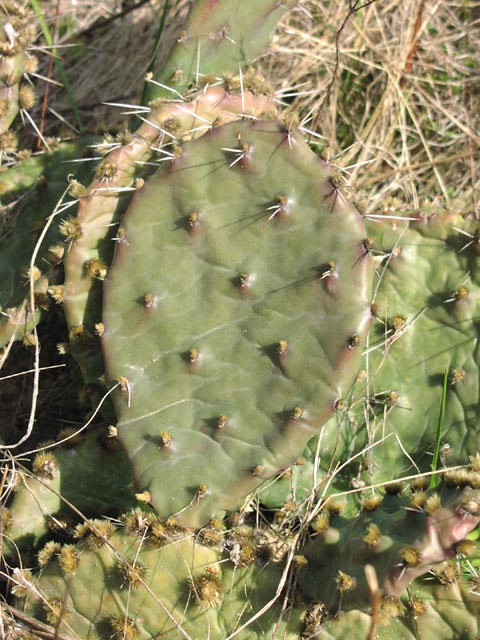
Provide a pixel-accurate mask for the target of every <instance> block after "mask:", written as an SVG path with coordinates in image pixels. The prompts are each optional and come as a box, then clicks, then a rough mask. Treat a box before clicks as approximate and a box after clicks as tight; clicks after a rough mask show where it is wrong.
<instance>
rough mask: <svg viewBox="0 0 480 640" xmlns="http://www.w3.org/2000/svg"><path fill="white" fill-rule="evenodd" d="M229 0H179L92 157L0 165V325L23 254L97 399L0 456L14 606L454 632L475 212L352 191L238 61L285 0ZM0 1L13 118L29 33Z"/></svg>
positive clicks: (473, 579) (469, 499)
mask: <svg viewBox="0 0 480 640" xmlns="http://www.w3.org/2000/svg"><path fill="white" fill-rule="evenodd" d="M249 5H251V3H247V2H238V1H237V2H235V1H233V0H223V1H220V2H213V3H212V2H209V1H206V0H199V1H198V2H196V3H194V5H193V6H192V8H191V11H190V14H189V17H188V19H187V22H186V24H185V27H184V29H182V30H181V31H180V33H179V36H178V39H177V42H176V44H175V46H174V47H173V50H172V52H171V54H170V56H169V58H168V59H167V61H166V62H165V64H164V66H163V68H162V70H161V71H160V72H159V73H158V74H157V75H155V76H153V77H149V81H150V96H149V103H148V105H147V106H145V107H142V108H139V111H140V114H139V115H140V116H141V119H142V123H141V124H140V126H139V128H138V129H136V130H135V131H127V132H123V133H120V134H117V136H116V137H113V136H107V137H106V138H105V139H104V140H103V141H102V142H100V143H96V145H95V146H94V149H95V152H96V153H97V154H98V155H99V156H100V161H99V163H98V165H97V168H96V170H95V174H94V176H93V177H91V178H89V173H91V170H90V169H89V168H86V169H85V176H84V175H81V171H76V172H75V173H76V176H75V178H74V179H72V178H71V177H69V178H67V176H68V174H69V173H70V170H69V165H64V164H61V162H63V160H64V159H68V158H72V157H75V156H78V155H81V154H82V153H83V151H82V149H85V148H87V145H90V144H91V140H80V141H79V142H75V143H72V144H70V145H69V146H61V147H60V148H59V149H58V150H56V151H54V152H52V153H50V154H42V155H39V156H35V157H33V158H17V163H16V164H15V163H14V164H13V165H12V166H11V167H9V168H8V169H7V171H5V173H4V175H3V176H2V177H3V184H4V185H5V188H4V193H5V198H6V200H5V201H6V202H10V201H11V202H12V203H13V202H14V201H15V200H16V199H18V197H19V194H21V195H22V198H21V199H20V201H21V204H20V205H19V204H15V205H12V211H13V212H16V215H17V216H18V218H17V221H16V224H15V225H14V226H13V225H12V228H13V232H12V238H13V239H12V241H11V243H10V244H11V246H10V247H9V249H8V250H5V252H4V253H3V254H2V265H4V267H5V268H4V271H5V274H6V275H7V276H8V277H6V278H5V279H4V281H3V284H2V291H1V293H2V299H1V301H0V302H1V304H2V310H4V314H3V318H2V321H3V324H2V329H1V334H0V335H1V340H2V342H3V343H4V344H6V343H8V342H9V341H11V340H13V338H15V337H17V332H19V335H20V334H21V333H23V334H24V333H25V329H26V330H27V332H28V331H29V330H30V328H31V326H33V325H32V322H35V321H37V320H38V318H34V317H33V315H34V313H33V312H34V311H35V310H34V309H33V308H32V305H31V297H29V296H28V295H27V296H26V295H25V288H23V289H22V287H21V286H20V284H19V283H21V282H22V279H21V278H22V275H23V278H24V279H23V285H22V286H23V287H24V283H25V274H26V277H27V281H28V282H29V283H30V284H31V283H32V278H33V276H32V267H35V268H36V269H38V278H37V277H35V281H36V285H35V287H36V295H35V297H34V298H35V303H36V305H37V306H38V307H41V306H42V305H43V306H44V307H46V306H47V303H46V300H47V293H48V295H49V296H50V299H51V301H54V302H55V303H59V304H61V305H62V307H63V308H64V310H65V316H66V322H67V326H68V332H69V343H68V344H63V345H62V347H61V349H62V351H63V352H66V351H68V352H69V353H70V354H71V355H72V356H74V357H75V359H76V360H77V362H78V365H79V369H80V371H81V374H82V376H83V383H84V384H86V385H87V387H89V388H91V387H92V386H93V385H95V386H96V387H97V391H98V390H101V389H103V390H104V391H105V395H104V396H103V400H102V405H101V406H100V407H96V408H95V410H94V413H93V415H92V417H91V419H90V420H89V422H88V423H87V425H86V426H89V424H90V423H91V422H95V419H96V417H97V415H98V413H99V412H100V411H103V412H104V418H106V419H107V420H108V421H109V422H111V424H109V426H108V428H107V426H105V425H104V426H101V427H98V428H94V429H89V430H87V432H86V433H83V434H82V433H80V434H75V432H70V431H68V432H65V431H63V432H60V433H59V435H58V441H57V442H48V443H42V446H41V447H40V448H39V450H38V451H35V452H34V453H35V455H34V456H33V457H32V460H31V465H30V469H29V468H28V467H22V466H20V464H14V462H13V460H14V459H12V461H9V460H8V459H7V458H5V461H4V464H3V469H2V477H3V486H4V488H5V490H4V493H5V505H3V504H2V511H1V530H0V531H1V537H2V549H3V557H4V564H3V567H2V575H3V577H4V578H5V580H6V582H7V584H8V591H9V598H10V600H9V604H8V607H9V610H10V612H11V613H12V615H13V616H14V617H16V619H17V621H21V622H16V623H15V625H16V626H15V627H14V628H15V631H12V633H17V634H20V636H19V637H36V636H35V633H38V634H39V637H43V636H42V634H45V633H46V634H47V635H48V634H50V637H61V638H69V639H70V640H72V639H77V638H78V639H79V640H84V639H85V640H87V639H89V638H99V639H102V640H103V639H104V640H107V639H111V638H114V639H119V640H120V639H125V638H126V639H129V640H130V639H132V640H133V639H136V638H138V639H139V640H143V639H145V640H147V639H149V638H160V637H161V638H167V639H168V638H172V639H173V638H181V637H184V638H191V639H199V640H200V639H201V638H202V639H203V638H211V639H212V640H215V639H218V640H224V639H225V638H234V637H238V638H239V639H245V640H250V639H252V638H264V637H271V638H280V637H281V638H287V639H288V640H293V639H303V640H305V639H306V638H336V637H342V636H348V637H351V638H359V639H360V638H362V639H363V638H369V639H370V638H378V639H379V640H383V639H388V638H392V637H402V638H408V639H409V640H410V639H411V640H413V639H414V638H427V637H432V635H436V637H438V638H439V639H442V640H443V639H445V640H447V639H448V638H453V637H455V638H465V639H467V638H468V639H472V640H473V638H475V637H476V636H478V634H479V633H480V630H479V623H478V620H479V617H480V616H479V614H480V601H479V596H478V589H479V585H478V574H477V573H476V568H475V564H474V561H470V560H468V557H472V556H474V555H475V553H477V551H476V547H475V544H474V542H472V540H470V539H469V536H470V534H471V532H472V531H473V530H474V529H475V528H476V527H477V525H478V524H479V521H480V495H479V491H480V480H479V474H480V460H479V454H478V451H479V450H480V442H479V431H478V426H477V424H476V415H478V391H477V387H478V384H477V381H478V364H477V363H478V357H477V353H476V348H477V334H478V326H477V321H476V315H477V314H476V309H477V307H478V296H479V289H478V286H479V283H478V274H477V271H476V260H477V257H478V245H479V241H478V237H479V230H478V225H477V224H476V223H475V222H474V221H472V220H469V219H466V218H465V217H462V216H459V215H457V214H453V213H451V212H448V211H445V212H442V213H440V214H438V213H436V214H428V213H427V214H423V215H415V216H413V217H412V219H406V218H405V219H399V217H398V216H393V215H392V216H389V215H385V216H382V217H381V218H375V219H374V220H368V219H366V217H365V216H364V215H362V214H361V213H360V211H359V209H360V208H361V207H358V208H357V207H356V206H354V205H353V204H351V203H350V202H349V201H348V198H347V196H346V194H345V192H344V191H343V190H342V188H341V187H340V186H339V185H340V182H339V180H338V177H337V176H336V175H335V170H334V168H333V167H332V166H331V165H330V164H329V163H327V162H326V161H324V160H323V159H321V158H320V157H319V156H318V155H317V154H316V153H315V152H314V151H313V150H312V148H311V146H310V145H309V144H308V143H307V141H306V140H305V139H304V136H303V133H302V131H301V130H300V129H298V128H296V127H295V126H294V123H293V122H292V121H291V120H290V119H287V118H285V117H283V116H282V113H281V111H280V110H279V108H278V106H277V103H276V101H275V100H274V96H273V92H272V89H271V87H270V86H269V83H267V82H266V81H265V80H264V79H263V78H261V77H260V76H259V75H258V74H256V73H255V71H253V70H252V69H250V68H247V64H248V63H249V62H250V61H251V60H252V58H254V57H255V56H256V55H258V54H259V53H260V52H261V50H262V49H263V47H264V46H265V44H266V42H268V38H269V36H270V34H271V32H272V30H273V28H274V26H275V23H276V22H277V21H278V19H279V18H280V17H281V15H283V13H284V12H285V11H286V10H287V9H289V8H291V5H292V3H278V2H273V1H271V0H262V1H261V2H256V3H255V11H253V10H252V6H249ZM2 10H3V12H4V14H5V16H7V17H4V18H3V19H4V24H3V32H4V35H5V38H6V40H5V42H4V43H3V44H2V47H3V48H2V56H1V60H2V64H4V65H7V63H8V65H10V66H9V67H8V68H9V69H10V67H11V68H13V67H15V69H17V68H18V69H19V71H18V74H17V75H18V79H17V75H15V83H13V79H12V78H13V76H12V73H13V72H12V70H10V71H9V72H8V74H7V72H6V71H5V74H6V75H4V76H2V77H3V78H4V79H3V80H2V82H3V83H4V85H5V86H7V80H5V78H7V75H8V78H9V79H8V82H12V83H13V84H11V85H8V86H9V87H10V86H11V87H13V89H12V91H10V90H9V91H6V93H5V95H7V94H8V97H9V99H10V97H12V98H13V102H12V105H13V106H10V103H9V105H7V106H6V107H5V111H6V112H8V113H10V112H11V114H12V117H11V118H9V119H6V120H5V126H4V128H5V130H7V129H8V127H9V126H10V125H11V122H12V120H13V117H14V115H15V109H17V107H16V106H15V105H18V104H20V108H24V106H25V105H24V106H22V102H21V99H20V97H19V96H20V92H21V91H20V89H17V85H18V82H20V80H19V78H20V77H21V75H22V73H24V71H25V60H26V59H28V52H26V50H25V47H26V46H28V44H29V43H30V42H31V41H32V37H33V36H32V34H31V32H30V30H28V34H29V35H28V38H27V36H25V37H24V36H20V34H21V33H22V32H21V28H23V27H22V25H23V24H24V22H26V18H25V16H24V14H23V13H22V11H21V10H19V9H15V5H13V4H12V5H11V6H10V3H8V5H7V3H4V6H3V9H2ZM9 11H10V13H8V12H9ZM15 16H17V18H15V20H16V22H15V20H14V17H15ZM9 25H10V26H9ZM12 25H13V26H12ZM1 73H3V72H1ZM16 73H17V72H16ZM2 135H4V134H2ZM5 135H6V134H5ZM88 148H90V147H88ZM19 160H21V161H19ZM89 180H90V182H88V181H89ZM35 184H36V188H34V189H32V187H33V186H34V185H35ZM27 191H28V196H27V195H25V192H27ZM67 191H68V195H67ZM59 203H64V204H63V205H60V206H65V209H64V210H62V209H61V210H60V211H61V213H60V214H59V215H56V216H55V217H54V218H52V219H51V220H49V224H51V226H50V227H49V230H48V235H47V236H46V237H44V238H42V242H41V245H40V246H39V247H38V254H37V259H38V263H34V264H33V265H32V264H31V261H30V257H29V256H31V251H32V247H35V246H36V243H37V240H38V232H39V230H40V229H41V223H42V220H43V221H44V220H45V219H46V218H47V217H48V216H49V214H51V213H52V212H56V213H58V208H57V209H56V207H57V205H58V204H59ZM73 204H76V205H77V207H76V209H74V208H73ZM27 239H28V241H27ZM20 247H21V248H22V251H21V252H20V251H19V248H20ZM20 253H21V257H19V255H20ZM45 265H47V267H45ZM59 267H60V269H59ZM29 269H30V271H28V270H29ZM61 269H63V274H64V280H63V281H62V279H61V273H62V272H61ZM22 314H23V315H22ZM15 323H16V324H15ZM4 327H5V329H4ZM12 327H13V328H12ZM19 327H22V332H20V328H19ZM426 336H428V338H426ZM446 370H448V371H449V374H448V377H447V378H445V379H446V384H444V385H443V386H444V389H443V396H442V381H443V379H444V377H445V371H446ZM107 399H108V400H110V399H111V400H112V402H113V411H114V415H115V418H114V419H113V418H112V414H111V410H109V408H108V407H107V403H106V402H105V400H107ZM442 406H443V408H444V411H442V412H441V413H442V417H441V419H440V420H439V419H438V414H439V411H440V408H441V407H442ZM405 478H409V479H410V480H411V482H407V481H406V480H405ZM9 493H10V494H11V495H10V497H8V499H7V498H6V496H7V494H9ZM470 537H471V536H470ZM462 573H465V574H468V575H469V580H466V581H462V580H461V577H462ZM5 628H6V629H7V631H8V628H7V622H6V621H5ZM11 628H12V629H13V627H11ZM29 634H30V635H29ZM32 634H33V636H32ZM7 637H8V636H7Z"/></svg>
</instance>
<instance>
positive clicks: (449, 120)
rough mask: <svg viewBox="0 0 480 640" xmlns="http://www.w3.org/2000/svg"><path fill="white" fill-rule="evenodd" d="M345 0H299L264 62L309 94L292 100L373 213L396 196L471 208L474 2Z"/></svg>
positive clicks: (476, 48)
mask: <svg viewBox="0 0 480 640" xmlns="http://www.w3.org/2000/svg"><path fill="white" fill-rule="evenodd" d="M345 4H346V3H344V2H331V1H325V0H323V1H321V2H303V3H302V5H301V9H299V10H297V11H295V12H293V13H292V14H291V15H290V17H289V18H288V19H287V20H286V22H285V24H284V25H283V27H282V29H281V30H280V32H279V34H278V36H277V38H276V39H275V43H274V47H273V55H272V56H271V58H270V65H269V69H268V72H272V73H273V72H274V73H276V77H277V78H278V77H280V78H285V80H283V82H282V86H283V87H291V86H293V87H298V89H299V91H301V92H308V94H307V95H302V96H299V97H298V98H296V99H295V101H294V103H293V105H292V108H294V109H296V110H300V113H301V114H305V115H307V114H311V124H310V125H307V126H313V127H314V129H315V130H316V131H318V132H319V133H321V134H322V135H323V136H324V137H325V144H326V146H327V147H328V153H329V156H330V157H331V158H333V159H336V158H337V157H340V162H341V164H342V165H343V166H345V167H351V168H350V169H348V171H347V172H346V178H347V179H348V181H349V182H350V183H355V184H356V186H357V189H358V191H359V197H360V198H365V199H366V200H367V201H368V211H369V212H371V211H375V210H376V211H378V210H379V209H381V208H382V207H385V206H388V198H392V197H395V198H399V200H400V203H398V205H397V206H400V207H401V208H407V209H411V208H417V207H419V206H421V205H422V204H423V203H424V202H425V201H433V202H434V203H436V204H443V205H446V206H458V203H457V202H456V201H457V200H459V201H460V206H461V209H462V211H463V212H465V213H467V212H472V213H473V214H474V215H475V216H478V215H479V214H480V211H479V208H478V188H479V186H480V185H479V179H480V176H479V172H478V162H479V157H480V154H479V146H480V135H479V133H478V129H479V124H480V112H479V111H478V108H477V107H476V105H477V104H478V99H479V96H478V86H479V65H478V60H479V56H480V4H479V3H478V2H477V3H465V2H461V1H460V2H456V1H454V2H430V1H427V2H423V1H422V2H417V1H413V0H407V1H403V0H393V1H392V2H370V3H365V4H366V6H364V7H363V8H361V9H359V10H358V11H353V10H349V9H348V8H347V7H346V6H345ZM349 4H350V5H351V8H352V9H354V7H355V6H357V5H360V3H359V2H353V1H350V3H349ZM366 163H367V164H366ZM352 165H353V166H352ZM454 203H455V204H454Z"/></svg>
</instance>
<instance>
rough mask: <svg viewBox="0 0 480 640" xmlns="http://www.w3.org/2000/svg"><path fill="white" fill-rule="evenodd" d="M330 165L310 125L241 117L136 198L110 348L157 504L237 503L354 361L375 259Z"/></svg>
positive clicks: (280, 462)
mask: <svg viewBox="0 0 480 640" xmlns="http://www.w3.org/2000/svg"><path fill="white" fill-rule="evenodd" d="M331 175H332V168H331V167H330V166H328V165H327V164H325V163H324V162H323V161H322V160H320V159H319V158H318V157H317V156H316V155H315V154H314V153H313V152H312V151H311V150H310V149H309V147H308V146H307V144H306V143H305V142H304V140H303V138H302V136H301V134H299V133H297V132H287V131H286V130H285V129H284V127H283V126H282V125H281V124H279V123H276V122H264V121H257V122H253V123H248V122H240V123H234V124H230V125H225V126H223V127H221V128H219V129H213V130H212V131H210V132H209V133H208V134H206V135H205V136H204V137H203V138H201V139H199V140H197V141H194V142H191V143H187V144H186V145H185V146H184V149H183V154H182V156H181V157H180V158H179V159H175V160H174V161H173V162H172V163H171V165H170V166H169V167H165V165H164V167H163V168H161V169H160V170H159V171H158V172H157V174H155V175H154V176H152V177H151V178H150V179H149V181H148V183H146V184H145V186H144V187H143V188H142V189H141V190H140V191H139V192H137V194H136V196H135V197H134V200H133V202H132V204H131V206H130V208H129V210H128V212H127V214H126V216H125V219H124V222H123V223H122V226H123V228H124V230H125V231H124V233H125V235H124V239H123V240H122V241H121V242H119V243H118V244H117V252H116V256H115V259H114V263H113V265H112V268H111V269H110V271H109V274H108V277H107V279H106V281H105V305H104V314H103V322H104V327H105V328H104V334H103V346H104V355H105V360H106V368H107V375H108V377H109V379H110V381H111V382H113V381H118V382H119V386H120V390H119V391H118V393H117V395H116V398H115V403H116V410H117V414H118V417H119V421H118V435H119V437H120V439H121V441H122V443H123V444H124V446H125V448H126V450H127V452H128V455H129V456H130V459H131V461H132V463H133V468H134V473H135V475H136V478H137V483H138V487H139V489H141V490H142V491H147V492H149V494H150V496H151V503H152V504H153V506H154V507H155V508H156V509H157V510H158V511H159V512H160V513H161V514H162V515H168V514H171V513H177V512H182V513H181V516H180V517H181V518H182V519H183V520H184V521H186V522H187V523H188V524H191V525H193V526H199V525H201V524H204V523H205V522H207V521H208V520H209V519H210V518H211V517H212V516H213V515H215V514H218V513H220V512H221V511H222V510H223V509H227V510H228V509H232V508H235V507H236V506H238V505H239V504H241V501H242V500H243V499H244V497H245V495H246V494H247V493H248V491H250V490H252V489H253V488H255V486H257V485H258V484H259V483H260V482H261V481H262V479H264V478H266V477H269V476H271V475H272V474H274V473H276V472H277V471H279V470H281V469H282V468H284V467H285V466H286V465H288V464H290V463H292V462H293V461H294V460H295V457H296V455H298V452H299V451H301V449H302V447H303V446H304V445H305V443H306V442H307V440H308V439H309V438H310V437H311V436H313V435H314V434H315V433H317V432H318V429H319V427H320V426H321V425H322V424H323V423H324V422H325V420H326V419H327V418H328V417H329V416H330V415H331V414H332V413H333V412H334V410H335V407H336V404H337V403H338V401H339V399H341V398H342V396H343V395H344V394H345V393H346V392H347V390H348V388H349V385H350V384H351V382H352V379H353V378H354V376H355V374H356V372H357V366H358V358H359V355H360V351H361V346H360V345H361V342H362V339H363V335H364V334H365V332H366V330H367V328H368V323H369V318H370V305H369V299H368V296H369V283H370V265H369V260H368V256H366V255H365V250H364V246H363V240H364V229H363V222H362V219H361V216H360V215H359V213H358V212H357V210H356V209H355V208H354V207H352V206H350V205H348V204H347V203H346V202H345V200H344V199H343V197H341V196H340V195H339V194H338V193H337V191H336V190H335V188H334V187H333V186H332V183H331V179H330V178H331ZM340 238H341V241H340Z"/></svg>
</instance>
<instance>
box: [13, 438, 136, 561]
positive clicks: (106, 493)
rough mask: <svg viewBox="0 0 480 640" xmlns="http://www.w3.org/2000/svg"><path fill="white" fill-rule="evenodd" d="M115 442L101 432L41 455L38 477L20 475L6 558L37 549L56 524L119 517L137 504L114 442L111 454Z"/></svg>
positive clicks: (36, 469) (36, 466)
mask: <svg viewBox="0 0 480 640" xmlns="http://www.w3.org/2000/svg"><path fill="white" fill-rule="evenodd" d="M105 441H106V444H104V443H105ZM110 442H111V441H110ZM110 442H109V441H108V438H107V437H105V436H103V435H102V434H101V433H99V431H98V430H95V431H91V432H89V433H88V434H86V435H83V436H77V437H76V439H75V440H70V441H67V443H65V444H64V445H61V446H59V447H55V449H53V450H52V451H45V452H43V453H40V454H39V455H38V456H37V457H36V458H35V459H34V462H33V473H32V474H31V475H30V474H27V473H26V472H23V473H20V474H19V484H18V487H17V488H16V489H15V491H14V493H13V496H12V499H11V502H10V504H9V512H10V514H11V516H12V523H11V526H10V528H9V530H8V533H7V534H6V535H5V538H4V553H5V554H6V555H11V556H16V554H17V552H18V550H19V549H20V550H24V549H28V550H32V549H34V548H35V547H36V545H37V544H38V543H39V541H40V540H42V539H44V538H45V536H46V535H47V533H48V531H49V523H50V524H51V522H52V520H53V521H54V520H55V518H56V519H57V520H63V519H65V518H67V519H69V520H71V519H72V518H73V519H77V518H78V515H77V513H78V512H81V513H82V514H83V515H84V516H86V517H90V518H92V517H97V516H98V517H100V516H102V515H105V514H108V515H118V513H120V512H121V511H123V510H124V509H128V508H131V507H133V506H135V505H136V504H137V501H136V500H135V496H134V493H133V491H132V478H131V475H130V473H129V464H128V460H127V459H126V457H125V454H124V452H123V451H122V449H121V448H120V447H118V443H117V446H115V441H113V450H110V451H109V450H107V446H108V445H109V444H110ZM71 505H73V507H74V509H75V510H76V511H75V512H74V511H73V510H72V507H71Z"/></svg>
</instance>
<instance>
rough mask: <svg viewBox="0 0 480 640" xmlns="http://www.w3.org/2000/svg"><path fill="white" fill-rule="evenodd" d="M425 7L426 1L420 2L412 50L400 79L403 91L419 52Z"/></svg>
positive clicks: (421, 0) (409, 52)
mask: <svg viewBox="0 0 480 640" xmlns="http://www.w3.org/2000/svg"><path fill="white" fill-rule="evenodd" d="M424 6H425V0H420V4H419V6H418V13H417V19H416V20H415V26H414V28H413V36H412V44H411V45H410V49H409V51H408V54H407V59H406V61H405V66H404V68H403V73H402V77H401V78H400V83H399V84H400V89H403V87H404V86H405V83H406V82H407V78H406V76H407V75H408V74H409V73H410V70H411V68H412V65H413V59H414V57H415V53H416V52H417V48H418V35H419V33H420V29H421V27H422V20H423V8H424Z"/></svg>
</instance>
